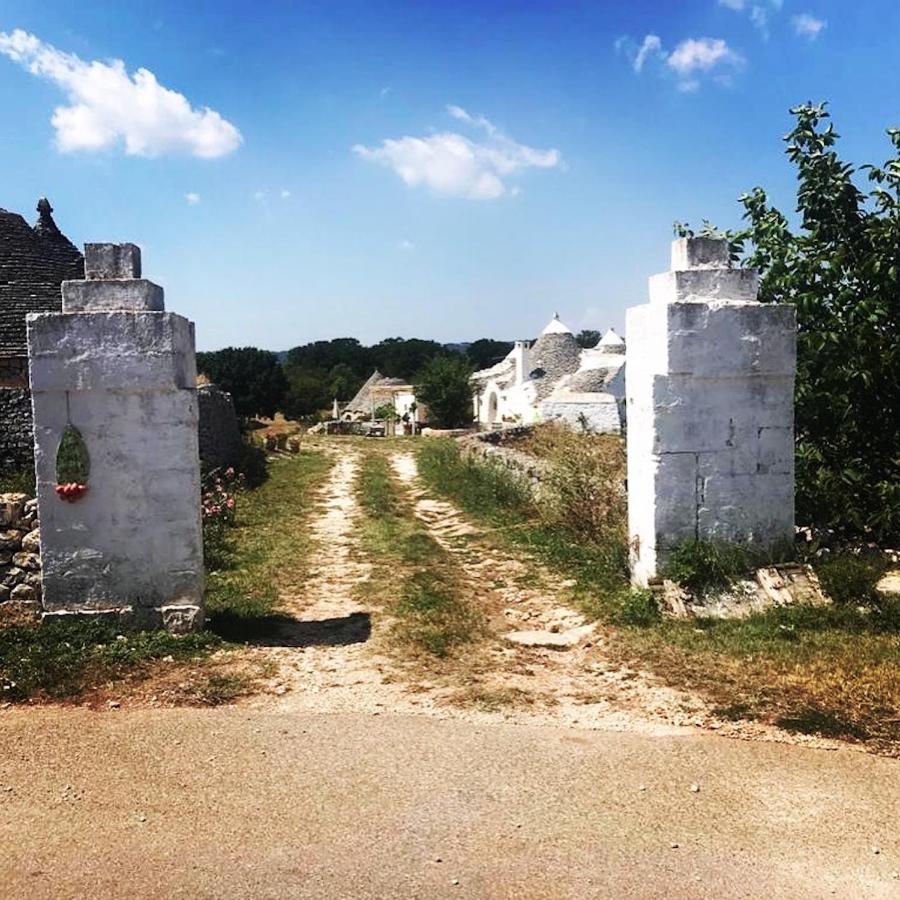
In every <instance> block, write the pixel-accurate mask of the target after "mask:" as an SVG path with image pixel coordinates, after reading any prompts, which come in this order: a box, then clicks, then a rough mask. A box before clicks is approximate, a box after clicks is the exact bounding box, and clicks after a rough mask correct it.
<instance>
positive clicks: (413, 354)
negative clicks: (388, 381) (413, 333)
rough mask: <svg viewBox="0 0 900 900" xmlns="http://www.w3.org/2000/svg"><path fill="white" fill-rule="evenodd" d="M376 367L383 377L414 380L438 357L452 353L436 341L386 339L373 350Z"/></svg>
mask: <svg viewBox="0 0 900 900" xmlns="http://www.w3.org/2000/svg"><path fill="white" fill-rule="evenodd" d="M371 352H372V357H373V362H374V366H373V368H377V369H379V370H380V371H381V373H382V374H383V375H389V376H392V377H394V378H407V379H411V378H414V377H415V375H416V374H417V373H418V372H419V370H420V369H421V368H422V367H423V366H424V365H425V364H426V363H427V362H429V361H430V360H432V359H434V358H435V357H436V356H446V355H448V353H450V351H448V350H447V349H446V347H444V346H443V344H439V343H437V342H436V341H424V340H422V339H420V338H399V337H396V338H386V339H385V340H383V341H381V342H380V343H378V344H375V345H374V346H373V347H372V348H371Z"/></svg>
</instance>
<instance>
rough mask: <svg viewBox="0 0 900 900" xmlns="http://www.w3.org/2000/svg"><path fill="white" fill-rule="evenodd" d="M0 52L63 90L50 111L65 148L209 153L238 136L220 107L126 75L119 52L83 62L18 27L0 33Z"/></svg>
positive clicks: (151, 78) (226, 147)
mask: <svg viewBox="0 0 900 900" xmlns="http://www.w3.org/2000/svg"><path fill="white" fill-rule="evenodd" d="M0 53H2V54H3V55H4V56H7V57H9V58H10V59H11V60H13V61H14V62H17V63H19V64H20V65H21V66H23V67H24V68H25V69H26V70H27V71H28V72H30V73H31V74H32V75H36V76H37V77H39V78H43V79H45V80H47V81H50V82H52V83H53V84H55V85H57V86H58V87H59V88H61V89H62V91H63V93H65V95H66V98H67V102H68V105H66V106H58V107H57V108H56V109H55V110H54V112H53V116H52V118H51V123H52V125H53V127H54V129H55V130H56V144H57V147H58V148H59V150H60V151H61V152H63V153H69V152H74V151H97V150H106V149H109V148H111V147H114V146H117V145H119V144H121V145H123V146H124V148H125V152H126V153H127V154H129V155H131V156H161V155H164V154H167V153H188V154H190V155H192V156H198V157H201V158H206V159H210V158H213V157H217V156H224V155H225V154H227V153H231V152H232V151H233V150H235V149H236V148H237V147H238V146H239V145H240V143H241V140H242V138H241V133H240V132H239V131H238V129H237V128H235V126H234V125H232V124H231V123H230V122H228V121H226V120H225V119H224V118H222V116H221V115H219V113H217V112H215V110H212V109H209V108H208V107H203V108H202V109H195V108H194V107H192V106H191V104H190V103H189V102H188V100H187V98H186V97H184V95H183V94H179V93H178V92H177V91H173V90H170V89H169V88H166V87H163V86H162V85H161V84H160V83H159V82H158V81H157V80H156V76H155V75H154V74H153V73H152V72H151V71H149V70H148V69H137V70H136V71H135V72H134V73H133V74H129V73H128V71H127V70H126V68H125V63H124V62H122V60H120V59H114V60H110V61H109V62H100V61H98V60H94V61H93V62H85V61H84V60H82V59H80V58H79V57H77V56H75V54H73V53H63V52H62V51H60V50H57V49H56V48H55V47H53V46H51V45H50V44H47V43H45V42H44V41H42V40H40V39H39V38H37V37H35V36H34V35H33V34H28V33H27V32H25V31H22V30H20V29H16V30H15V31H13V32H10V33H7V32H0Z"/></svg>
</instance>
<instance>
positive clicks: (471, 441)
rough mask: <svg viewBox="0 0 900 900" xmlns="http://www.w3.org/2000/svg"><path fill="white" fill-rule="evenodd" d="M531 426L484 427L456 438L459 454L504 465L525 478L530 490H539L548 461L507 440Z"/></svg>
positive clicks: (523, 433)
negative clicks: (482, 430)
mask: <svg viewBox="0 0 900 900" xmlns="http://www.w3.org/2000/svg"><path fill="white" fill-rule="evenodd" d="M530 431H531V428H530V426H527V425H523V426H520V427H517V428H504V429H502V430H499V431H485V432H481V433H480V434H468V435H465V436H464V437H461V438H458V441H459V447H460V451H461V453H462V455H463V456H464V457H467V458H468V459H474V460H476V461H478V460H486V461H488V462H490V463H491V464H492V465H499V466H503V467H504V468H506V469H509V471H510V472H511V473H512V474H513V475H515V476H516V477H518V478H521V479H522V480H523V481H525V482H527V483H528V484H529V485H530V487H531V490H532V491H533V492H535V493H539V492H540V489H541V485H542V483H543V482H544V481H545V480H546V478H547V474H548V465H547V463H545V462H544V461H543V460H540V459H537V458H535V457H534V456H531V455H530V454H528V453H523V452H522V451H521V450H516V449H515V448H513V447H510V446H509V445H508V444H509V442H512V441H514V440H515V439H516V438H520V437H522V436H523V435H526V434H528V433H529V432H530Z"/></svg>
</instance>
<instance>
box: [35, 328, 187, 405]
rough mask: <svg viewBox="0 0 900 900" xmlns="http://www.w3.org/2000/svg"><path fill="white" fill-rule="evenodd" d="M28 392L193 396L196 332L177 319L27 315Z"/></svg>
mask: <svg viewBox="0 0 900 900" xmlns="http://www.w3.org/2000/svg"><path fill="white" fill-rule="evenodd" d="M27 323H28V345H29V350H30V356H31V390H32V392H34V393H37V392H41V391H66V390H69V391H72V390H78V391H91V390H132V391H138V392H145V391H153V390H167V389H172V388H183V389H189V390H194V389H195V385H196V381H197V367H196V362H195V357H194V349H193V348H194V326H193V323H191V322H189V321H188V320H187V319H185V318H184V317H182V316H179V315H176V314H175V313H165V312H162V313H144V314H140V315H136V314H134V313H129V312H122V311H119V312H104V313H86V312H85V313H63V314H56V313H37V314H32V315H29V316H28V318H27Z"/></svg>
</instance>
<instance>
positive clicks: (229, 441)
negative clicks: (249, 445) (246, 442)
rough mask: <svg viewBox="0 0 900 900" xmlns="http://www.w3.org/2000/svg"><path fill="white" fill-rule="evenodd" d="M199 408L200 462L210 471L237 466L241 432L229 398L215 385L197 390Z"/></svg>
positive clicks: (202, 386)
mask: <svg viewBox="0 0 900 900" xmlns="http://www.w3.org/2000/svg"><path fill="white" fill-rule="evenodd" d="M197 400H198V402H199V407H200V424H199V438H200V459H201V460H202V461H203V463H204V464H205V465H207V466H209V467H210V468H213V469H219V468H225V467H227V466H233V465H236V464H237V462H238V460H239V458H240V453H241V432H240V428H239V427H238V420H237V414H236V413H235V411H234V403H233V402H232V400H231V394H229V393H228V392H227V391H223V390H222V388H220V387H219V386H218V385H215V384H201V385H198V387H197Z"/></svg>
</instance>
